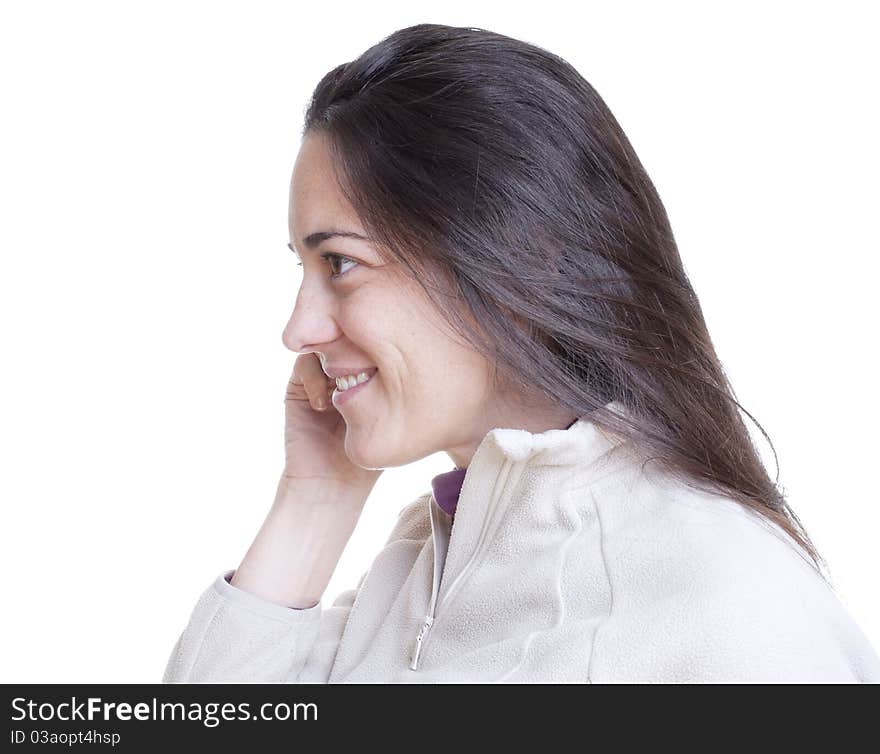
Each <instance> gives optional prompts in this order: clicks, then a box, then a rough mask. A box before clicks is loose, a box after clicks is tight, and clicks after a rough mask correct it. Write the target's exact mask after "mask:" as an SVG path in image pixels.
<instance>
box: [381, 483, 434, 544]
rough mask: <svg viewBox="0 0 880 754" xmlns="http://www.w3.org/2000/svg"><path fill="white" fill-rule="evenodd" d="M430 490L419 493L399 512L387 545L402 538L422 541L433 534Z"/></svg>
mask: <svg viewBox="0 0 880 754" xmlns="http://www.w3.org/2000/svg"><path fill="white" fill-rule="evenodd" d="M431 494H432V493H430V492H425V493H422V494H421V495H419V496H418V497H417V498H416V499H415V500H413V501H411V502H409V503H407V504H406V505H405V506H403V508H401V509H400V512H399V513H398V514H397V521H396V522H395V523H394V527H393V528H392V529H391V534H389V535H388V539H387V541H386V542H385V544H386V545H389V544H391V543H392V542H397V541H400V540H417V541H421V540H424V539H427V538H428V537H430V536H431V518H430V516H431V513H430V508H429V507H428V506H429V505H430V498H431Z"/></svg>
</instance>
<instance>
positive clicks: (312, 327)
mask: <svg viewBox="0 0 880 754" xmlns="http://www.w3.org/2000/svg"><path fill="white" fill-rule="evenodd" d="M338 335H339V328H338V326H337V325H336V321H335V319H334V317H333V311H332V309H331V304H330V301H329V300H327V298H326V297H324V296H322V294H321V292H320V291H315V290H306V287H305V285H302V286H301V287H300V291H299V293H298V294H297V297H296V303H295V304H294V307H293V312H292V313H291V315H290V319H288V320H287V324H286V325H285V327H284V331H283V332H282V333H281V342H282V343H284V345H285V346H286V347H287V348H289V349H290V350H291V351H295V352H296V353H305V352H308V351H316V350H318V346H319V345H320V344H321V343H328V342H330V341H332V340H335V339H336V338H337V337H338Z"/></svg>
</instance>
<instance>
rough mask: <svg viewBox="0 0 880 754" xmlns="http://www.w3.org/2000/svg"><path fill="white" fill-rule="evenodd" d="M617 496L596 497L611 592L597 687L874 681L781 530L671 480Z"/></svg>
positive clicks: (832, 604) (848, 631)
mask: <svg viewBox="0 0 880 754" xmlns="http://www.w3.org/2000/svg"><path fill="white" fill-rule="evenodd" d="M614 489H615V488H614V487H613V485H612V486H610V487H609V486H605V487H604V488H603V490H601V491H600V492H599V493H598V494H597V495H596V496H595V499H596V507H597V511H598V516H599V519H600V521H601V529H602V534H601V547H602V552H603V558H604V562H605V567H606V570H607V573H608V583H609V584H610V589H611V609H610V611H609V615H608V616H607V619H606V621H605V624H604V626H603V627H601V628H600V629H599V631H598V632H597V640H596V650H597V657H596V661H595V665H594V669H595V673H596V675H595V678H596V679H598V678H601V677H602V676H603V675H604V676H606V677H612V676H614V677H621V676H627V675H628V674H631V676H630V677H641V678H648V679H650V678H657V679H662V680H695V679H696V680H724V679H738V680H771V679H776V680H787V679H791V680H807V679H849V678H851V677H853V676H856V675H858V674H859V673H860V672H865V673H866V672H868V671H857V670H853V669H851V665H852V664H854V663H855V664H857V663H858V662H860V661H858V660H853V661H852V662H851V661H850V659H849V658H850V657H859V656H864V657H867V658H868V659H866V660H865V661H864V663H863V667H871V668H873V667H876V666H875V665H874V663H875V659H874V657H873V656H872V650H871V648H870V646H869V645H868V643H867V641H866V639H865V638H864V635H863V634H862V633H861V631H860V629H859V628H858V626H857V625H856V624H855V623H854V621H853V620H852V618H851V616H850V615H849V613H848V612H847V610H846V609H845V607H844V606H843V604H842V603H841V602H840V600H839V599H838V597H837V595H836V594H835V592H834V591H833V589H832V588H831V586H830V585H829V584H828V582H827V581H826V580H825V579H824V578H823V577H822V575H821V574H820V573H819V572H818V571H817V570H816V568H815V567H814V566H813V564H812V563H811V562H810V561H809V560H808V558H807V556H806V554H805V553H804V552H803V551H802V549H801V548H800V546H799V545H797V543H796V542H795V541H794V540H793V539H792V538H791V537H790V536H789V535H788V534H787V533H786V532H784V531H783V530H782V529H781V528H780V527H778V526H777V525H776V524H775V523H773V522H771V521H769V520H768V519H766V518H765V517H763V516H762V515H761V514H760V513H758V512H757V511H753V510H751V509H749V508H747V507H746V506H744V505H742V504H741V503H739V502H738V501H736V500H734V499H732V498H728V497H725V496H722V495H717V494H713V493H710V492H706V491H702V490H697V489H692V488H690V487H688V486H686V485H684V484H682V483H680V482H677V481H675V480H671V479H669V478H668V477H660V476H657V475H653V478H651V476H650V475H649V477H648V478H644V479H638V480H637V479H635V478H631V479H630V480H629V482H627V486H626V492H627V494H626V495H623V496H619V497H616V496H615V495H614V494H613V492H614ZM615 668H617V669H615ZM870 672H875V671H874V670H871V671H870Z"/></svg>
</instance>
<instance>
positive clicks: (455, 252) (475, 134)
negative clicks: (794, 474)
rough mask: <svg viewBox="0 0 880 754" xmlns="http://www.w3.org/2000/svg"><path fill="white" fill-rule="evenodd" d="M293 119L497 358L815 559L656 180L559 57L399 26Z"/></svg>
mask: <svg viewBox="0 0 880 754" xmlns="http://www.w3.org/2000/svg"><path fill="white" fill-rule="evenodd" d="M309 133H321V134H323V135H325V136H327V137H328V139H327V143H328V145H329V148H330V149H331V153H332V161H333V165H334V170H335V171H336V177H337V180H338V182H339V186H340V190H341V191H342V192H343V194H344V195H345V196H346V198H347V199H348V201H349V202H350V203H351V205H352V206H353V208H354V209H355V211H356V212H357V214H358V216H359V217H360V218H361V220H362V222H363V224H364V227H365V229H366V230H367V231H368V233H369V235H370V236H371V237H372V238H373V239H374V240H375V241H376V243H377V244H378V246H377V251H380V249H381V250H384V253H385V254H387V255H388V257H387V258H388V259H393V260H395V261H396V262H397V263H400V264H402V265H404V266H405V268H406V274H410V275H412V277H413V278H414V279H415V280H417V281H418V282H419V283H420V284H421V285H422V287H423V289H424V290H425V292H426V294H427V295H428V296H429V298H430V299H431V300H432V301H433V303H434V304H435V305H436V306H437V307H438V309H439V310H440V311H443V312H444V313H446V314H447V315H448V318H449V322H450V324H452V325H453V326H454V327H455V328H456V330H457V332H458V333H460V334H461V336H462V337H464V338H465V339H466V340H467V341H468V342H469V343H470V344H472V345H473V347H474V348H475V349H477V350H478V351H479V352H481V353H484V354H486V356H487V357H488V358H489V359H490V360H491V362H492V363H493V364H494V365H495V367H496V377H497V376H498V374H499V372H500V374H501V376H502V378H503V379H504V381H505V383H508V384H514V385H520V386H522V387H524V388H526V389H530V390H533V391H534V390H535V389H537V390H538V391H539V392H540V393H543V394H546V395H547V396H551V397H552V398H553V400H555V401H556V402H557V403H558V404H559V405H564V406H565V407H567V408H568V409H570V410H571V412H572V414H573V415H577V416H584V415H586V414H590V415H591V417H590V418H591V420H594V421H595V423H596V424H597V425H598V426H599V427H600V428H603V429H606V430H608V431H610V432H613V433H616V434H617V435H618V436H622V437H625V438H628V439H630V440H632V441H633V442H634V443H636V444H638V445H639V446H640V447H642V448H645V449H646V450H647V452H648V453H649V454H650V459H649V460H657V461H658V462H659V463H660V464H661V465H662V466H663V467H664V468H665V469H667V470H668V471H669V472H670V473H672V474H673V475H674V476H675V477H676V478H678V479H680V480H681V481H682V482H684V483H685V484H688V485H689V486H692V487H697V488H698V489H705V490H708V491H710V492H713V493H716V494H721V495H724V496H726V497H732V498H734V499H735V500H738V501H739V502H740V503H742V504H743V505H745V506H747V507H748V508H751V509H752V510H754V511H757V512H758V513H760V514H761V515H763V516H764V517H766V519H768V520H770V521H771V522H773V523H775V524H776V525H778V526H779V527H781V528H782V529H783V531H785V532H786V533H788V534H789V535H790V536H791V537H792V538H793V539H794V540H795V541H796V542H797V543H798V544H799V545H800V546H801V547H803V549H804V551H805V552H806V554H807V556H808V558H809V560H810V561H811V564H812V565H813V566H814V567H815V568H816V569H817V571H819V573H820V575H823V574H821V569H822V566H823V564H824V561H823V560H822V558H821V557H820V556H819V554H818V552H817V551H816V549H815V547H814V546H813V544H812V542H811V541H810V539H809V537H808V535H807V533H806V531H805V530H804V528H803V526H802V525H801V523H800V521H799V520H798V518H797V516H796V515H795V514H794V512H793V511H792V510H791V508H790V507H789V506H788V503H787V502H786V500H785V497H784V494H783V492H782V491H781V489H779V488H778V485H777V482H774V481H773V480H771V479H770V477H769V476H768V474H767V470H766V469H765V467H764V465H763V463H762V461H761V459H760V456H759V454H758V452H757V449H756V448H755V446H754V445H753V443H752V438H751V437H750V435H749V432H748V431H747V429H746V426H745V424H744V422H743V420H742V418H741V416H740V413H739V410H740V409H741V410H742V411H743V412H744V413H746V414H747V415H748V416H749V417H750V418H751V419H752V421H755V423H756V424H757V425H758V427H760V424H758V422H757V421H756V420H755V419H754V417H753V416H752V415H751V414H750V413H749V412H748V411H746V410H745V409H744V408H743V407H742V406H741V405H740V403H739V402H738V401H737V399H736V397H735V394H734V391H733V389H732V387H731V385H730V384H729V381H728V379H727V377H726V375H725V373H724V370H723V368H722V366H721V363H720V361H719V359H718V356H717V355H716V353H715V349H714V346H713V344H712V340H711V338H710V337H709V333H708V330H707V328H706V323H705V320H704V318H703V312H702V309H701V307H700V304H699V302H698V300H697V296H696V294H695V293H694V290H693V288H692V286H691V284H690V281H689V280H688V277H687V275H686V274H685V271H684V269H683V266H682V262H681V259H680V257H679V253H678V248H677V246H676V243H675V240H674V238H673V235H672V230H671V227H670V223H669V219H668V217H667V215H666V210H665V209H664V207H663V204H662V203H661V201H660V197H659V196H658V194H657V191H656V189H655V188H654V185H653V184H652V182H651V180H650V178H649V177H648V175H647V173H646V172H645V170H644V168H643V167H642V165H641V163H640V162H639V159H638V157H637V156H636V153H635V151H634V150H633V148H632V146H631V145H630V143H629V140H628V139H627V137H626V136H625V134H624V133H623V130H622V129H621V128H620V126H619V125H618V123H617V121H616V120H615V118H614V116H613V115H612V114H611V112H610V110H609V109H608V107H607V106H606V105H605V103H604V101H603V100H602V98H601V97H600V96H599V95H598V93H597V92H596V91H595V90H594V89H593V87H592V86H591V85H590V84H589V83H588V82H587V81H585V80H584V78H583V77H582V76H581V75H580V74H579V73H578V72H577V71H576V70H575V69H574V68H573V67H572V66H571V65H570V64H568V63H567V62H566V61H564V60H562V59H561V58H559V57H558V56H556V55H554V54H552V53H550V52H548V51H546V50H544V49H542V48H540V47H537V46H534V45H532V44H528V43H526V42H523V41H520V40H517V39H512V38H510V37H507V36H504V35H501V34H497V33H494V32H491V31H487V30H485V29H479V28H470V27H467V28H456V27H450V26H443V25H438V24H419V25H417V26H411V27H409V28H406V29H401V30H399V31H395V32H394V33H393V34H391V35H389V36H388V37H386V38H385V39H383V40H381V41H380V42H379V43H378V44H376V45H374V46H372V47H370V48H369V49H368V50H366V51H365V52H364V53H363V54H362V55H360V56H359V57H358V58H357V59H356V60H353V61H351V62H349V63H343V64H341V65H339V66H337V67H336V68H334V69H333V70H331V71H329V72H328V73H327V74H326V75H325V76H324V77H323V78H322V79H321V81H320V82H319V84H318V86H317V87H316V89H315V91H314V93H313V95H312V98H311V100H310V102H309V104H308V108H307V110H306V113H305V123H304V127H303V135H304V136H305V135H308V134H309ZM380 253H383V252H382V251H380ZM610 401H618V402H619V403H621V404H622V405H623V406H624V407H625V408H626V410H627V412H628V413H629V414H630V416H631V417H632V418H633V421H629V420H627V419H626V418H624V417H620V416H618V415H617V414H615V413H613V412H610V411H605V409H604V406H605V405H606V404H607V403H609V402H610ZM760 428H761V432H762V433H763V435H764V437H765V438H766V439H767V440H768V442H770V438H769V437H768V436H767V433H766V432H765V431H764V429H763V428H762V427H760ZM770 445H771V448H772V447H773V443H772V442H770ZM773 454H774V457H776V450H775V448H773ZM778 468H779V465H778V459H777V481H778ZM823 576H824V575H823Z"/></svg>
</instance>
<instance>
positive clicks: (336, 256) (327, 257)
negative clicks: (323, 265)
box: [321, 251, 357, 278]
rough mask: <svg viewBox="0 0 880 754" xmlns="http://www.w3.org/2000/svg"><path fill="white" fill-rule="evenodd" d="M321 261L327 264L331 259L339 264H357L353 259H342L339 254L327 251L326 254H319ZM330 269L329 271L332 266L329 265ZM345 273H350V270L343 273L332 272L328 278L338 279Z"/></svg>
mask: <svg viewBox="0 0 880 754" xmlns="http://www.w3.org/2000/svg"><path fill="white" fill-rule="evenodd" d="M321 259H325V260H327V261H328V262H329V261H330V260H331V259H338V260H340V261H341V262H351V263H352V264H354V265H355V266H357V262H355V261H354V259H350V258H349V257H344V256H342V255H341V254H334V253H333V252H332V251H327V252H324V253H323V254H321ZM330 269H331V270H332V269H333V267H332V265H331V267H330ZM347 272H350V268H349V269H348V270H345V272H334V273H333V274H332V275H330V277H331V278H340V277H342V276H343V275H345V274H346V273H347Z"/></svg>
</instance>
